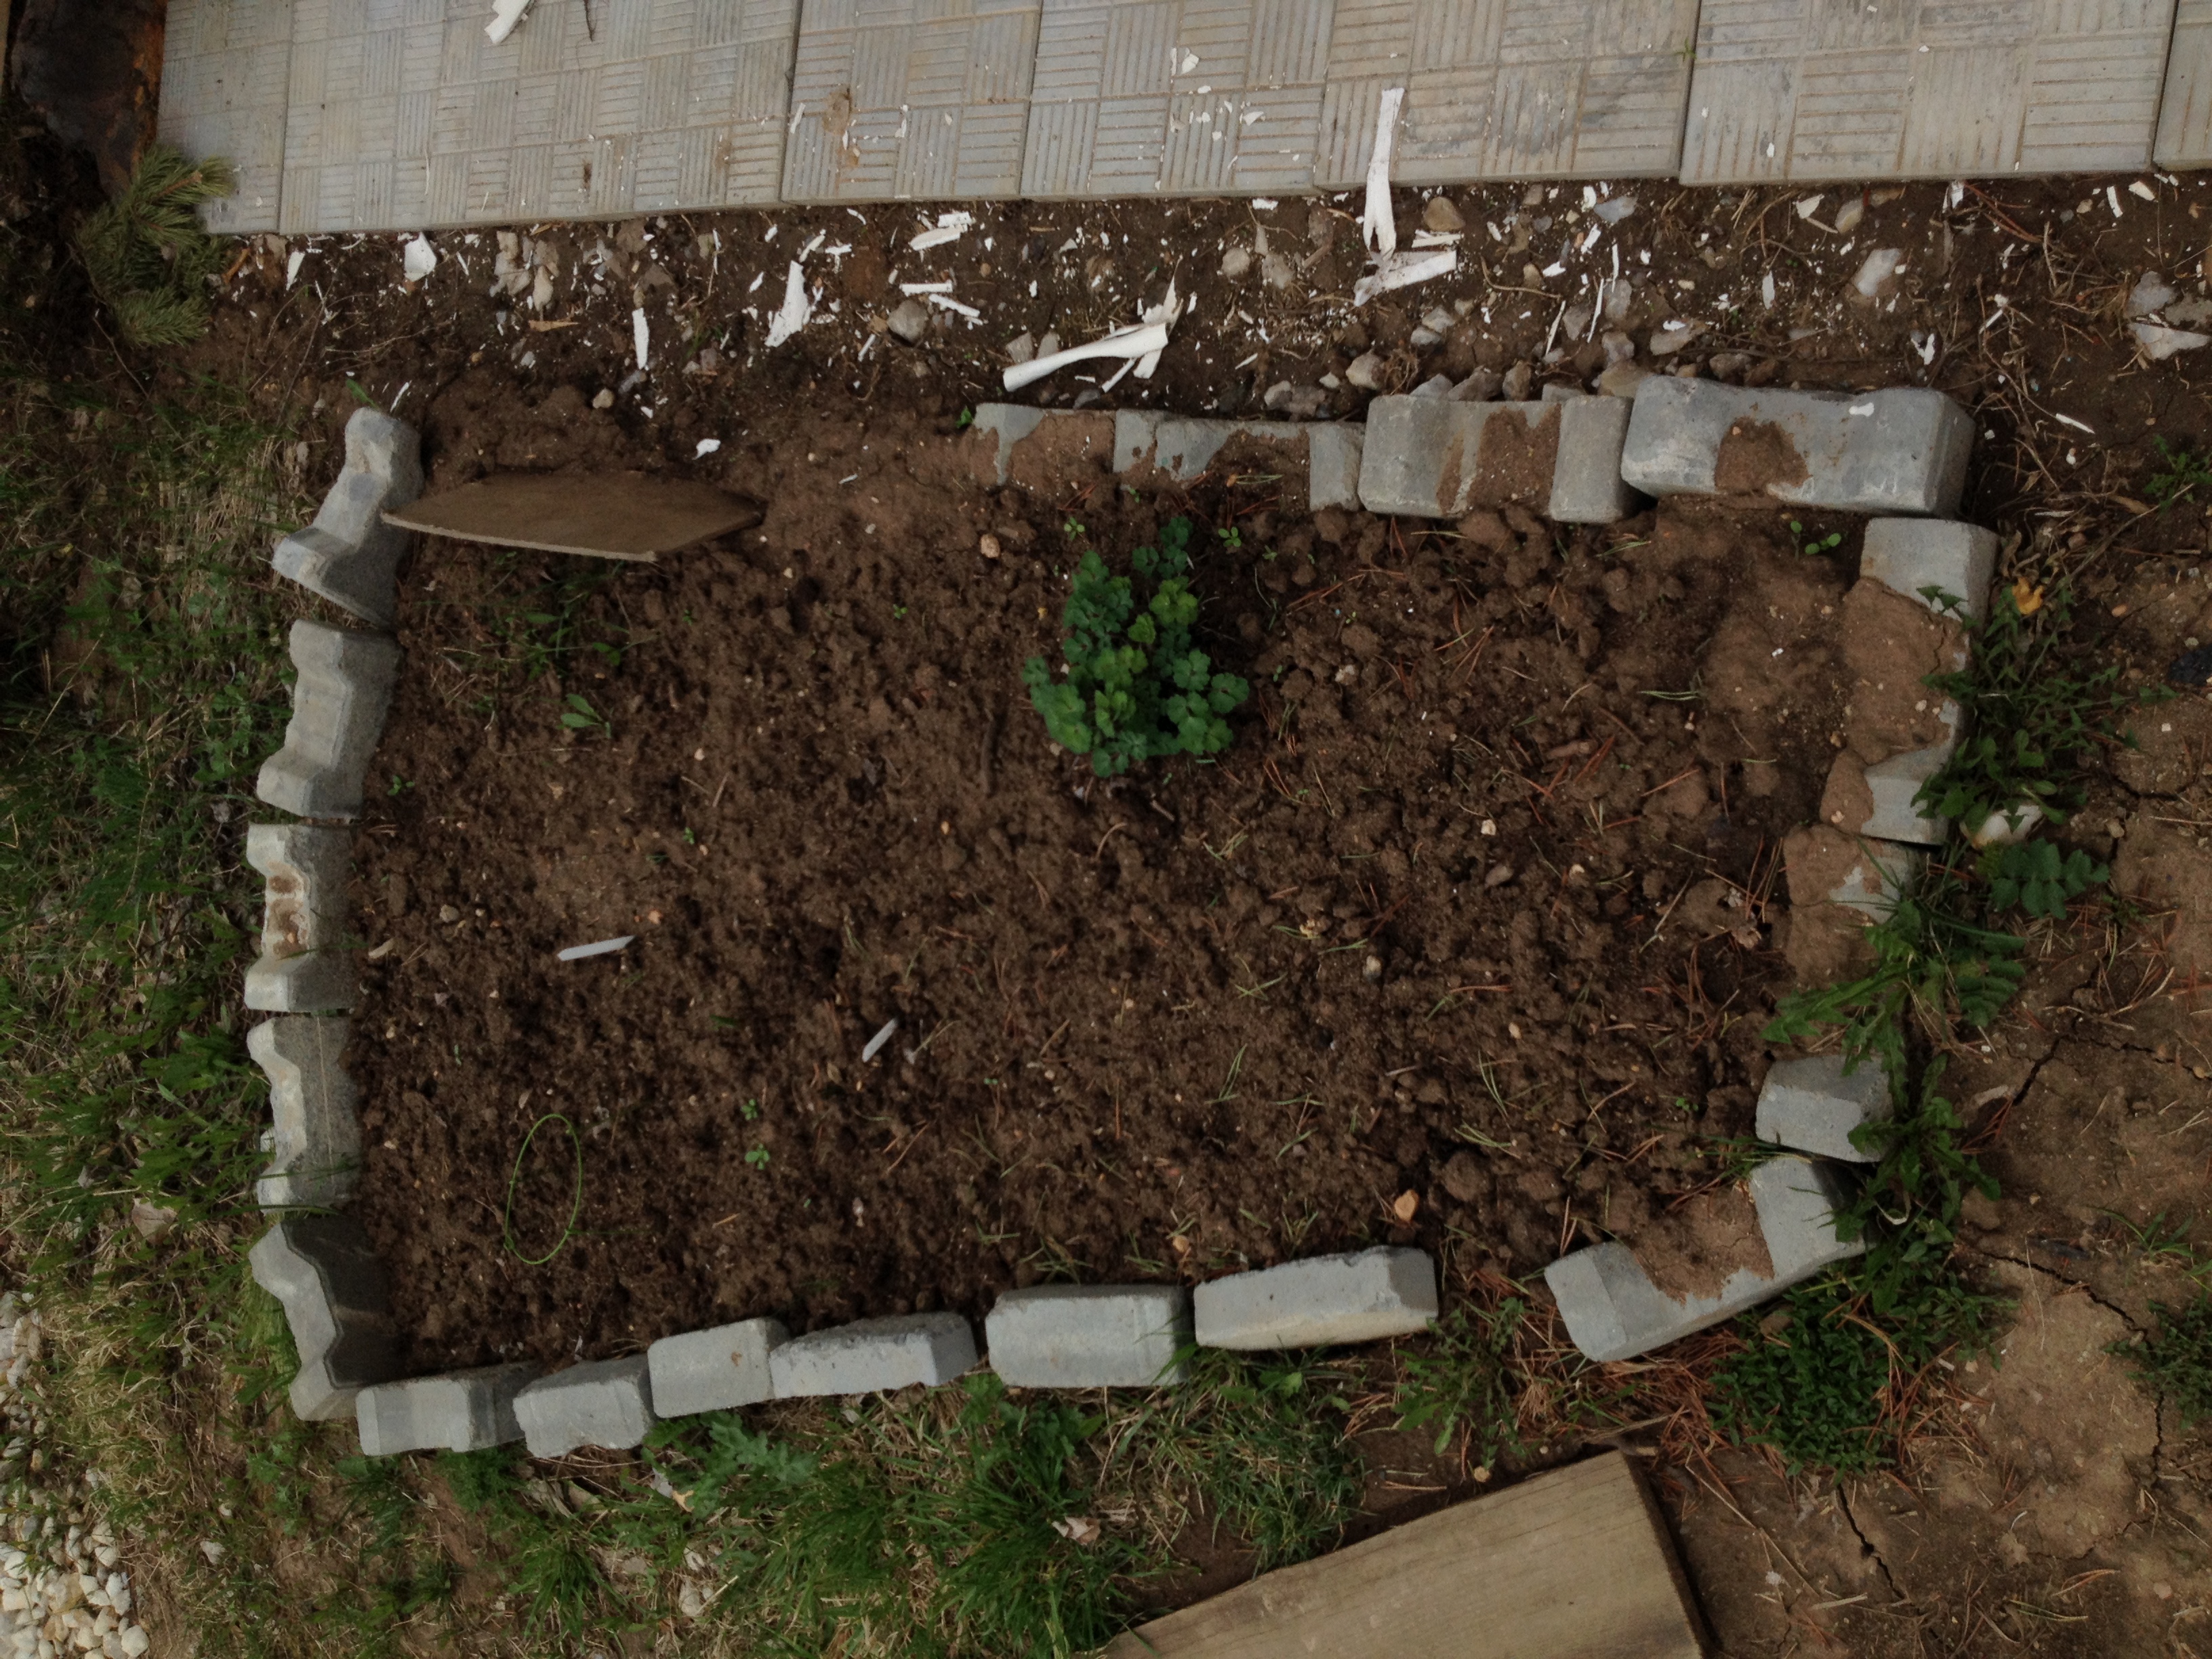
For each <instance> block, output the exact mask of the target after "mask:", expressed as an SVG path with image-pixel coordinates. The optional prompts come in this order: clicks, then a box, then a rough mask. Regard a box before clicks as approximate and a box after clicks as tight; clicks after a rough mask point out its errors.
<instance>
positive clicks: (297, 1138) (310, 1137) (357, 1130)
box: [246, 1015, 361, 1210]
mask: <svg viewBox="0 0 2212 1659" xmlns="http://www.w3.org/2000/svg"><path fill="white" fill-rule="evenodd" d="M347 1031H348V1023H347V1022H346V1021H345V1020H343V1019H312V1018H307V1017H305V1016H300V1015H294V1016H288V1017H286V1018H281V1019H271V1020H264V1021H263V1022H262V1023H261V1024H258V1025H257V1026H255V1027H254V1028H253V1029H252V1030H251V1031H249V1032H247V1033H246V1053H248V1054H251V1055H252V1056H253V1059H254V1062H255V1063H256V1064H257V1065H258V1066H260V1067H261V1069H262V1070H263V1071H264V1073H267V1074H268V1077H269V1111H270V1117H271V1119H272V1120H274V1122H275V1129H274V1132H273V1133H272V1135H271V1138H270V1152H271V1153H272V1154H273V1156H272V1157H271V1158H270V1163H269V1167H268V1169H267V1170H264V1171H263V1173H262V1176H261V1179H260V1181H259V1182H257V1183H256V1184H255V1187H254V1196H255V1197H256V1198H257V1199H258V1200H259V1201H260V1205H261V1207H262V1208H263V1209H264V1210H281V1209H289V1208H292V1207H295V1206H297V1207H300V1208H311V1209H324V1210H328V1209H336V1208H337V1207H338V1206H340V1205H342V1204H343V1203H345V1202H346V1200H349V1199H350V1198H351V1197H352V1196H353V1193H354V1187H355V1184H356V1182H358V1181H359V1179H360V1176H361V1120H360V1117H359V1116H358V1115H357V1114H358V1109H359V1106H360V1100H361V1096H360V1091H358V1090H356V1088H355V1087H354V1084H353V1079H351V1078H349V1077H348V1076H347V1075H346V1073H345V1068H344V1067H343V1066H341V1065H340V1064H339V1063H338V1061H339V1056H341V1055H342V1054H344V1052H345V1045H346V1035H347Z"/></svg>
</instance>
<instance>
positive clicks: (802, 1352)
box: [768, 1313, 976, 1400]
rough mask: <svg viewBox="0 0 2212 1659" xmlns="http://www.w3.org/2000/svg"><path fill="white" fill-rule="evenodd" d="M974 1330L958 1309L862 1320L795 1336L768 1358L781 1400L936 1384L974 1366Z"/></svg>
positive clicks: (933, 1385) (873, 1392) (934, 1385)
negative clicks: (956, 1311)
mask: <svg viewBox="0 0 2212 1659" xmlns="http://www.w3.org/2000/svg"><path fill="white" fill-rule="evenodd" d="M975 1358H976V1355H975V1332H974V1331H972V1330H970V1329H969V1327H968V1322H967V1321H966V1320H964V1319H963V1318H962V1317H961V1316H959V1315H958V1314H955V1313H923V1314H897V1315H894V1316H891V1317H890V1318H887V1319H861V1320H856V1321H854V1322H853V1323H852V1324H850V1325H838V1326H834V1327H832V1328H830V1329H829V1330H826V1331H813V1332H810V1333H809V1334H806V1335H805V1336H796V1337H793V1339H792V1340H790V1341H788V1342H787V1343H785V1344H784V1345H783V1346H781V1347H779V1348H776V1349H774V1350H772V1351H771V1352H769V1357H768V1364H769V1376H770V1377H771V1379H772V1380H773V1381H774V1383H775V1397H776V1398H777V1399H778V1400H798V1399H804V1398H807V1397H809V1396H812V1395H838V1394H876V1393H882V1392H888V1391H890V1389H903V1388H906V1387H908V1386H909V1385H910V1384H913V1383H922V1384H924V1385H926V1386H927V1387H931V1388H934V1387H936V1386H937V1385H938V1384H939V1383H950V1382H951V1380H952V1379H953V1378H954V1377H956V1376H959V1375H960V1374H961V1373H962V1372H963V1371H965V1370H969V1369H970V1368H971V1367H973V1366H974V1364H975Z"/></svg>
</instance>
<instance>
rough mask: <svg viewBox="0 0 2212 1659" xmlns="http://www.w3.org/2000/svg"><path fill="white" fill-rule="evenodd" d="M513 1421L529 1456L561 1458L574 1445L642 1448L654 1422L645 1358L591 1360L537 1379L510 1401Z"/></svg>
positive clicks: (640, 1356)
mask: <svg viewBox="0 0 2212 1659" xmlns="http://www.w3.org/2000/svg"><path fill="white" fill-rule="evenodd" d="M514 1420H515V1421H516V1422H517V1423H519V1424H520V1425H521V1426H522V1438H523V1441H524V1443H526V1445H528V1447H529V1448H530V1455H532V1457H566V1456H567V1455H568V1454H569V1453H570V1452H572V1451H574V1450H575V1449H577V1448H578V1447H579V1446H605V1448H606V1449H608V1450H610V1451H626V1450H628V1449H629V1448H630V1447H632V1446H640V1445H643V1444H644V1443H645V1437H646V1435H647V1433H648V1432H649V1431H651V1429H652V1427H653V1424H654V1423H656V1422H657V1421H659V1418H658V1416H657V1415H656V1413H654V1411H653V1381H652V1378H651V1376H649V1375H648V1373H647V1364H646V1358H645V1356H644V1355H643V1354H641V1353H637V1354H630V1355H629V1356H628V1357H626V1358H622V1359H598V1360H592V1361H588V1362H586V1364H581V1365H571V1366H570V1367H569V1368H568V1370H564V1371H556V1372H554V1373H553V1375H552V1376H541V1377H539V1378H538V1380H537V1381H536V1382H535V1383H530V1384H529V1385H528V1386H526V1388H524V1389H522V1390H521V1391H520V1393H519V1394H517V1395H515V1396H514Z"/></svg>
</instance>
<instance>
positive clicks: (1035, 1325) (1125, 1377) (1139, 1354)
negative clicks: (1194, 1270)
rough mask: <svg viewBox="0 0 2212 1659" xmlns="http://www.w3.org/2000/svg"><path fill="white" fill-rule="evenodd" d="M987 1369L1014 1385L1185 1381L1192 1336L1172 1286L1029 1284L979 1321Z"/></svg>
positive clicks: (1182, 1300) (1179, 1292) (1186, 1307)
mask: <svg viewBox="0 0 2212 1659" xmlns="http://www.w3.org/2000/svg"><path fill="white" fill-rule="evenodd" d="M983 1334H984V1340H985V1343H986V1345H987V1347H988V1349H989V1351H990V1356H991V1369H992V1370H994V1371H996V1372H997V1373H998V1374H999V1376H1000V1378H1001V1379H1002V1380H1003V1381H1005V1382H1006V1383H1007V1384H1008V1385H1010V1386H1012V1387H1014V1388H1022V1389H1145V1388H1152V1387H1155V1386H1164V1385H1167V1384H1171V1383H1182V1382H1184V1381H1186V1380H1187V1379H1188V1376H1189V1375H1190V1368H1189V1366H1188V1364H1176V1354H1177V1353H1178V1352H1181V1351H1182V1349H1184V1348H1186V1347H1188V1346H1189V1345H1190V1343H1191V1341H1192V1340H1193V1334H1194V1333H1193V1328H1192V1319H1191V1308H1190V1292H1189V1291H1187V1290H1185V1289H1184V1288H1183V1287H1182V1285H1031V1286H1030V1288H1029V1289H1027V1290H1020V1291H1007V1292H1006V1293H1005V1294H1004V1295H1003V1296H1001V1297H1000V1298H999V1299H998V1302H997V1303H996V1304H995V1305H994V1306H993V1308H992V1310H991V1312H990V1315H989V1316H988V1317H987V1319H986V1320H985V1321H984V1322H983Z"/></svg>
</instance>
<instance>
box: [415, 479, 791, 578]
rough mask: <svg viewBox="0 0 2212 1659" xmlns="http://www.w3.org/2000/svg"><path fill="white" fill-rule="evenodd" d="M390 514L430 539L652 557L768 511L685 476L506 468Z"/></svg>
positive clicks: (748, 524)
mask: <svg viewBox="0 0 2212 1659" xmlns="http://www.w3.org/2000/svg"><path fill="white" fill-rule="evenodd" d="M384 519H385V522H386V524H389V525H393V526H398V528H400V529H403V530H419V531H421V532H422V533H423V534H424V535H427V536H451V537H453V538H457V539H459V540H461V541H465V542H489V543H491V544H493V545H495V546H498V547H529V548H535V549H537V550H539V551H541V552H545V553H582V554H588V555H590V556H592V557H595V558H601V559H628V560H632V561H636V562H646V563H650V562H653V560H654V559H657V558H658V557H659V556H660V555H661V554H663V553H673V552H675V551H677V550H678V549H680V548H685V547H690V546H693V545H694V544H697V543H699V542H703V541H708V540H710V539H712V538H714V537H716V536H724V535H727V534H729V533H730V532H732V531H735V530H750V529H751V528H752V526H755V525H757V524H758V523H759V522H760V521H761V510H760V508H759V507H758V506H757V505H756V504H755V503H753V502H751V501H746V500H744V498H742V497H740V496H737V495H731V494H729V493H728V492H727V491H726V490H721V489H715V488H714V485H712V484H709V483H696V482H693V481H691V480H690V479H684V478H650V477H647V476H646V475H645V474H643V473H641V472H598V473H593V472H574V473H571V472H501V473H495V474H494V475H493V476H492V477H489V478H479V479H477V481H476V482H475V483H465V484H463V485H461V486H460V488H459V489H449V490H447V491H445V492H443V493H442V494H441V495H430V496H426V497H424V498H423V499H422V500H421V501H414V502H411V503H410V504H409V505H407V506H405V507H397V508H393V509H392V510H390V511H387V512H386V513H385V515H384Z"/></svg>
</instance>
